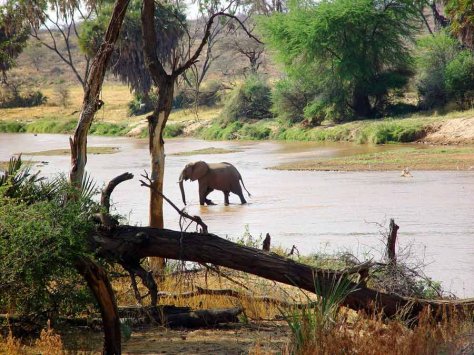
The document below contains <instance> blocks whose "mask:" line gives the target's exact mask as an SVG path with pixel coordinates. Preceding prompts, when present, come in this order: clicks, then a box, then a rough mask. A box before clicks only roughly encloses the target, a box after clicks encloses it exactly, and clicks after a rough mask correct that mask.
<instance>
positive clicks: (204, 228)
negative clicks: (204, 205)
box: [140, 171, 208, 233]
mask: <svg viewBox="0 0 474 355" xmlns="http://www.w3.org/2000/svg"><path fill="white" fill-rule="evenodd" d="M141 176H142V177H143V179H144V180H146V181H144V180H140V183H141V186H145V187H148V188H149V189H154V187H155V186H154V185H153V181H152V180H151V178H150V176H149V175H148V173H147V172H146V171H145V173H144V174H142V175H141ZM156 193H157V194H158V195H160V196H161V197H162V198H163V199H164V200H165V201H166V202H168V203H169V204H170V206H171V207H173V208H174V209H175V211H176V212H178V214H179V215H180V216H181V217H182V218H186V219H189V220H190V221H193V222H195V223H196V224H197V225H199V226H201V230H202V233H207V232H208V229H207V224H206V223H204V222H203V220H202V219H201V217H199V216H191V215H190V214H188V213H186V212H184V209H183V210H180V209H179V208H178V206H176V205H175V204H174V203H173V201H171V200H170V199H169V198H168V197H166V196H165V195H164V194H163V193H162V192H161V191H159V190H156Z"/></svg>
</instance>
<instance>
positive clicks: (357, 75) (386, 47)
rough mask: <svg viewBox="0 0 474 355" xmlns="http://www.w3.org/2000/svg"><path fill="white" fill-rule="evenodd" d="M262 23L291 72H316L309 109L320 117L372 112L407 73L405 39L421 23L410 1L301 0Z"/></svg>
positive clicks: (408, 57)
mask: <svg viewBox="0 0 474 355" xmlns="http://www.w3.org/2000/svg"><path fill="white" fill-rule="evenodd" d="M261 23H262V30H263V32H264V34H265V42H266V43H268V44H269V45H270V47H272V48H273V49H274V50H275V51H276V53H277V59H278V60H280V61H281V62H282V63H283V64H284V65H285V68H286V71H287V72H288V73H289V75H290V76H293V77H298V76H306V77H307V76H308V73H312V75H313V76H314V78H315V80H314V86H315V88H316V90H315V91H316V95H315V97H314V98H313V100H312V104H311V105H310V107H309V108H308V110H307V112H308V113H309V114H311V115H313V116H316V117H319V118H321V119H324V118H332V119H335V120H344V119H347V118H348V117H351V116H355V117H368V116H373V115H374V114H376V113H377V111H379V110H380V107H381V106H383V104H384V100H385V98H386V96H387V94H388V93H389V90H390V89H393V88H400V87H402V86H404V85H405V84H406V83H407V81H408V77H409V75H410V74H411V71H410V65H411V61H412V59H411V55H410V47H409V44H410V41H411V40H412V39H413V36H414V34H415V30H416V29H417V28H418V23H419V17H418V11H417V9H416V7H414V6H413V3H412V1H408V0H390V1H388V0H375V1H373V0H355V1H353V0H334V1H324V2H317V1H314V2H307V1H299V2H297V3H295V5H292V6H291V7H290V10H289V12H288V13H287V14H273V15H272V16H270V17H264V18H262V21H261Z"/></svg>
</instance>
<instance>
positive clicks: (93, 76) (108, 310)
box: [69, 0, 129, 354]
mask: <svg viewBox="0 0 474 355" xmlns="http://www.w3.org/2000/svg"><path fill="white" fill-rule="evenodd" d="M128 4H129V0H116V1H115V5H114V8H113V11H112V16H111V18H110V22H109V24H108V27H107V31H106V33H105V37H104V41H103V43H102V44H101V46H100V48H99V50H98V52H97V54H96V56H95V57H94V60H93V61H92V64H91V67H90V71H89V75H88V77H87V81H86V83H85V86H84V100H83V103H82V110H81V114H80V117H79V122H78V124H77V127H76V130H75V132H74V136H73V137H72V138H69V144H70V146H71V171H70V173H69V178H70V182H71V184H72V185H73V186H75V187H76V188H78V189H80V188H81V186H82V181H83V178H84V172H85V166H86V163H87V135H88V133H89V129H90V126H91V124H92V121H93V119H94V116H95V113H96V112H97V111H98V110H99V109H100V108H101V107H102V105H103V102H102V101H101V100H100V99H99V95H100V92H101V90H102V83H103V81H104V76H105V72H106V70H107V65H108V62H109V60H110V57H111V55H112V52H113V49H114V45H115V42H116V41H117V38H118V36H119V33H120V29H121V27H122V23H123V19H124V17H125V12H126V10H127V7H128ZM112 224H113V223H112ZM76 268H77V270H78V271H79V273H80V274H81V275H82V276H83V277H84V278H85V279H86V281H87V284H88V285H89V288H90V289H91V291H92V293H93V294H94V296H95V298H96V300H97V303H98V304H99V308H100V311H101V314H102V319H103V327H104V350H103V352H104V354H121V335H120V319H119V316H118V311H117V305H116V302H115V296H114V292H113V289H112V287H111V285H110V282H109V279H108V277H107V273H106V272H105V270H104V269H103V268H102V267H101V266H100V265H98V264H95V263H94V262H92V261H91V260H86V259H80V260H77V263H76Z"/></svg>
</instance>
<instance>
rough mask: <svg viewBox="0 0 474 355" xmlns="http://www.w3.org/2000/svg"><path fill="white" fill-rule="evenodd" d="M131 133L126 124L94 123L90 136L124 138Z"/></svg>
mask: <svg viewBox="0 0 474 355" xmlns="http://www.w3.org/2000/svg"><path fill="white" fill-rule="evenodd" d="M129 131H130V127H128V125H127V124H126V123H110V122H94V123H93V124H92V125H91V128H90V131H89V133H90V134H96V135H98V136H124V135H126V134H127V133H128V132H129Z"/></svg>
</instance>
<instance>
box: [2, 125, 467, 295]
mask: <svg viewBox="0 0 474 355" xmlns="http://www.w3.org/2000/svg"><path fill="white" fill-rule="evenodd" d="M67 146H68V137H67V136H64V135H37V136H34V135H32V134H0V161H2V160H7V159H8V158H9V156H10V155H11V154H14V153H19V152H37V151H45V150H49V149H58V148H67ZM89 146H95V147H98V146H114V147H119V149H120V150H119V151H118V152H117V153H115V154H107V155H105V154H104V155H90V156H89V160H88V165H87V169H88V171H89V172H90V173H91V174H92V175H93V176H94V178H95V179H96V180H97V182H98V184H99V185H101V184H103V182H104V181H108V180H109V179H111V178H112V177H115V176H116V175H118V174H120V173H123V172H125V171H129V172H132V173H133V174H135V177H138V176H139V175H140V174H141V173H142V172H143V170H144V169H148V168H149V157H148V150H147V144H146V141H145V140H138V139H132V138H111V137H90V139H89ZM208 147H216V148H224V149H231V150H236V151H235V152H232V153H228V154H219V155H217V154H215V155H193V156H180V155H173V154H175V153H179V152H189V151H192V150H196V149H202V148H208ZM395 147H396V146H392V145H390V146H364V145H352V144H341V143H337V144H315V143H282V142H207V141H201V140H195V139H171V140H167V142H166V152H167V158H166V159H167V160H166V164H167V165H166V173H165V194H166V195H167V196H168V197H169V198H171V199H172V200H173V201H175V202H176V203H177V204H178V205H179V206H182V202H181V197H180V193H179V188H178V185H177V183H176V182H177V180H178V176H179V173H180V171H181V169H182V168H183V166H184V165H185V164H186V163H188V162H190V161H195V160H205V161H208V162H220V161H228V162H231V163H233V164H234V165H235V166H236V167H237V168H238V169H239V170H240V172H241V174H242V176H243V179H244V182H245V185H246V187H247V189H248V190H249V191H250V192H251V193H252V197H251V198H249V199H248V201H249V204H247V205H240V204H239V199H238V197H237V196H235V195H231V197H230V202H231V205H229V206H224V204H223V202H224V200H223V194H222V193H221V192H219V191H214V192H212V193H211V194H210V195H209V197H210V198H211V199H212V200H213V201H214V202H216V203H217V204H218V205H216V206H210V207H201V206H199V198H198V190H197V182H194V183H191V182H185V190H186V196H187V200H188V204H189V207H188V211H189V212H190V213H191V214H199V215H200V216H201V217H202V218H203V219H204V220H205V221H206V223H207V224H208V226H209V229H210V232H212V233H215V234H218V235H220V236H226V235H227V236H229V237H232V238H235V237H238V236H241V235H242V234H243V233H244V231H245V230H246V228H248V230H249V231H250V233H251V234H252V235H253V236H254V237H258V236H260V235H261V234H263V235H265V233H267V232H268V233H270V235H271V236H272V244H273V245H278V244H279V245H281V246H283V247H285V248H288V249H289V248H291V246H292V245H296V246H297V248H298V249H299V251H300V252H301V253H304V254H308V253H311V252H327V253H330V252H334V251H350V252H352V253H354V254H356V255H358V256H360V257H364V256H366V255H368V254H370V255H373V256H374V257H380V253H381V252H382V251H383V244H382V242H381V236H380V232H381V227H380V226H381V225H383V226H387V225H388V220H389V218H395V221H396V222H397V223H398V224H399V225H400V230H399V248H400V249H403V250H405V251H407V250H408V249H410V250H411V253H412V255H413V256H412V259H411V261H412V263H420V262H423V263H425V264H427V266H426V269H425V271H426V273H427V274H428V275H429V276H430V277H432V278H433V279H435V280H440V281H442V283H443V286H444V287H445V288H446V289H447V290H450V291H452V292H454V293H455V294H456V295H458V296H460V297H474V278H473V275H474V171H468V172H460V171H459V172H458V171H448V172H436V171H413V172H412V174H413V178H401V177H400V172H310V171H291V172H290V171H276V170H270V169H267V168H268V167H270V166H275V165H278V164H279V163H283V162H291V161H298V160H305V159H308V158H315V157H318V156H320V157H325V156H344V155H347V154H354V153H359V152H367V151H376V150H383V149H393V148H395ZM27 158H29V159H32V160H34V161H38V162H40V161H45V162H47V164H41V163H39V164H37V166H38V169H41V171H42V174H44V175H47V176H50V175H54V174H56V173H58V172H67V170H68V167H69V157H68V156H34V157H27ZM113 202H114V207H115V208H116V210H117V211H118V212H120V213H121V214H124V215H126V216H127V218H128V219H129V223H133V224H141V225H146V224H147V219H148V216H147V208H148V191H147V190H146V189H145V188H143V187H140V183H139V182H138V179H137V178H135V179H133V180H131V181H128V182H125V183H123V184H121V185H119V187H118V188H117V190H116V192H115V193H114V195H113ZM165 213H166V215H165V223H166V226H167V227H169V228H178V216H177V214H176V213H175V212H174V211H173V210H172V209H171V208H170V207H169V206H166V210H165Z"/></svg>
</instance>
